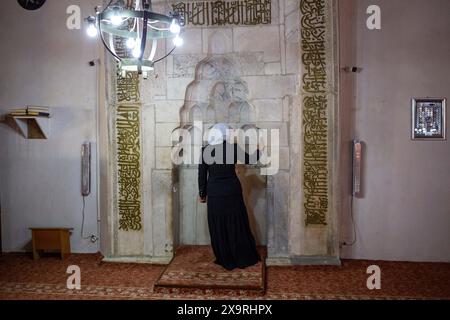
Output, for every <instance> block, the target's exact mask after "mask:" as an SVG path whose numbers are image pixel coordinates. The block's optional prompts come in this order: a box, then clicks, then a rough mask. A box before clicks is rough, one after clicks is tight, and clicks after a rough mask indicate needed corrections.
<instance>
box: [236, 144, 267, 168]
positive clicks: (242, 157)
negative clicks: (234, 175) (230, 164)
mask: <svg viewBox="0 0 450 320" xmlns="http://www.w3.org/2000/svg"><path fill="white" fill-rule="evenodd" d="M260 155H261V153H260V151H259V150H258V149H256V151H255V152H253V153H252V154H248V153H247V152H246V150H243V149H242V148H240V147H239V146H238V145H237V144H235V145H234V163H238V160H239V163H241V164H253V165H255V164H257V163H258V161H259V157H260Z"/></svg>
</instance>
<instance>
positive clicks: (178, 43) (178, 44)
mask: <svg viewBox="0 0 450 320" xmlns="http://www.w3.org/2000/svg"><path fill="white" fill-rule="evenodd" d="M173 44H174V45H175V46H176V47H181V46H182V45H183V38H182V37H180V36H179V35H177V36H176V37H175V38H173Z"/></svg>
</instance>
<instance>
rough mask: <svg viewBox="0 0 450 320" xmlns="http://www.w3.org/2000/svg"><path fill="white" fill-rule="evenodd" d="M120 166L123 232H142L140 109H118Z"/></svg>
mask: <svg viewBox="0 0 450 320" xmlns="http://www.w3.org/2000/svg"><path fill="white" fill-rule="evenodd" d="M116 132H117V166H118V207H119V217H120V218H119V229H122V230H125V231H128V230H140V229H141V228H142V224H141V188H140V182H141V147H140V110H139V105H124V106H119V107H118V108H117V116H116Z"/></svg>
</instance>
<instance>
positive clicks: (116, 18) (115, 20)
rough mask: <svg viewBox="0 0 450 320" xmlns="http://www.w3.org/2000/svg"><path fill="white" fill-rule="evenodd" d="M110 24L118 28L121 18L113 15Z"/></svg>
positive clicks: (115, 14)
mask: <svg viewBox="0 0 450 320" xmlns="http://www.w3.org/2000/svg"><path fill="white" fill-rule="evenodd" d="M111 23H112V24H113V25H115V26H118V25H120V24H121V23H122V17H121V16H119V15H118V14H117V13H114V14H113V15H112V17H111Z"/></svg>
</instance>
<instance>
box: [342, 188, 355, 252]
mask: <svg viewBox="0 0 450 320" xmlns="http://www.w3.org/2000/svg"><path fill="white" fill-rule="evenodd" d="M354 199H355V196H354V195H352V199H351V200H350V219H351V221H352V226H353V241H352V242H351V243H347V242H346V241H344V242H342V246H346V247H347V246H348V247H351V246H353V245H354V244H355V243H356V224H355V220H354V218H353V201H354Z"/></svg>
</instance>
